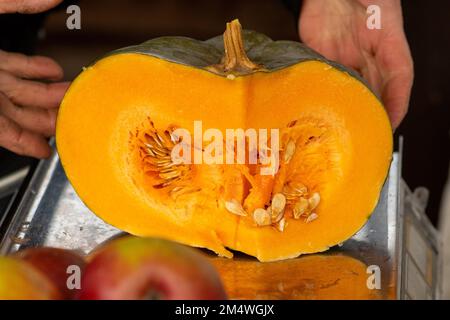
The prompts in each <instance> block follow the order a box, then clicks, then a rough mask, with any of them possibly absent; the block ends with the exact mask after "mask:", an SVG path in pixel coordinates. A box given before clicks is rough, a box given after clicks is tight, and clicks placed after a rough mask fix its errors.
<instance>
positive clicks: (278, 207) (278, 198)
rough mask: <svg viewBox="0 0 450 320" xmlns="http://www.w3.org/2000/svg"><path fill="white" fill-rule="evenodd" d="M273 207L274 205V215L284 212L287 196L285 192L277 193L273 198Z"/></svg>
mask: <svg viewBox="0 0 450 320" xmlns="http://www.w3.org/2000/svg"><path fill="white" fill-rule="evenodd" d="M271 207H272V215H274V214H276V215H278V214H279V213H281V212H283V211H284V208H285V207H286V197H285V196H284V194H282V193H277V194H275V195H274V196H273V198H272V203H271Z"/></svg>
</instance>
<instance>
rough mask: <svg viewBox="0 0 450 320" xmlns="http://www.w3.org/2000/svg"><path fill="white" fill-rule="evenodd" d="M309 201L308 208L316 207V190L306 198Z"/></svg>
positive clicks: (317, 196) (317, 197)
mask: <svg viewBox="0 0 450 320" xmlns="http://www.w3.org/2000/svg"><path fill="white" fill-rule="evenodd" d="M308 202H309V210H311V211H312V210H314V209H315V208H317V206H318V205H319V202H320V195H319V193H318V192H314V193H313V194H312V195H311V197H310V198H309V199H308Z"/></svg>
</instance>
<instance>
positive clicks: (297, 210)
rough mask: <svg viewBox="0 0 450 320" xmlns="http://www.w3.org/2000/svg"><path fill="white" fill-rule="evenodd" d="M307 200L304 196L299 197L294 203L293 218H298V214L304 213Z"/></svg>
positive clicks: (306, 207)
mask: <svg viewBox="0 0 450 320" xmlns="http://www.w3.org/2000/svg"><path fill="white" fill-rule="evenodd" d="M308 206H309V201H308V200H306V199H305V198H300V199H299V200H298V201H297V202H296V203H295V205H294V209H293V214H294V218H295V219H299V218H300V216H302V215H303V214H305V213H306V210H307V209H308Z"/></svg>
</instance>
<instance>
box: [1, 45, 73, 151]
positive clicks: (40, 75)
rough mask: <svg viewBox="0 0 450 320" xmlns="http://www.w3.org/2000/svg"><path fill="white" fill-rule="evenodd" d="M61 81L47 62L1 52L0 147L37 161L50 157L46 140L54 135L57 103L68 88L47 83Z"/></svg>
mask: <svg viewBox="0 0 450 320" xmlns="http://www.w3.org/2000/svg"><path fill="white" fill-rule="evenodd" d="M62 77H63V70H62V68H61V67H60V66H59V65H58V64H57V63H56V62H55V61H53V60H52V59H50V58H46V57H39V56H33V57H28V56H25V55H22V54H18V53H8V52H5V51H1V50H0V146H2V147H5V148H6V149H9V150H11V151H13V152H15V153H18V154H21V155H28V156H32V157H36V158H45V157H48V156H49V155H50V153H51V149H50V147H49V145H48V143H47V140H46V137H49V136H52V135H53V134H54V132H55V122H56V114H57V110H58V107H59V103H60V101H61V100H62V98H63V96H64V93H65V92H66V90H67V88H68V86H69V83H68V82H50V81H58V80H60V79H62ZM36 80H47V82H45V83H44V82H42V81H36Z"/></svg>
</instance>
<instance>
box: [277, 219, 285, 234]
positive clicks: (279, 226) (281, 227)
mask: <svg viewBox="0 0 450 320" xmlns="http://www.w3.org/2000/svg"><path fill="white" fill-rule="evenodd" d="M285 227H286V219H284V218H283V219H281V220H280V221H279V222H278V224H277V229H278V231H280V232H283V231H284V228H285Z"/></svg>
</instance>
